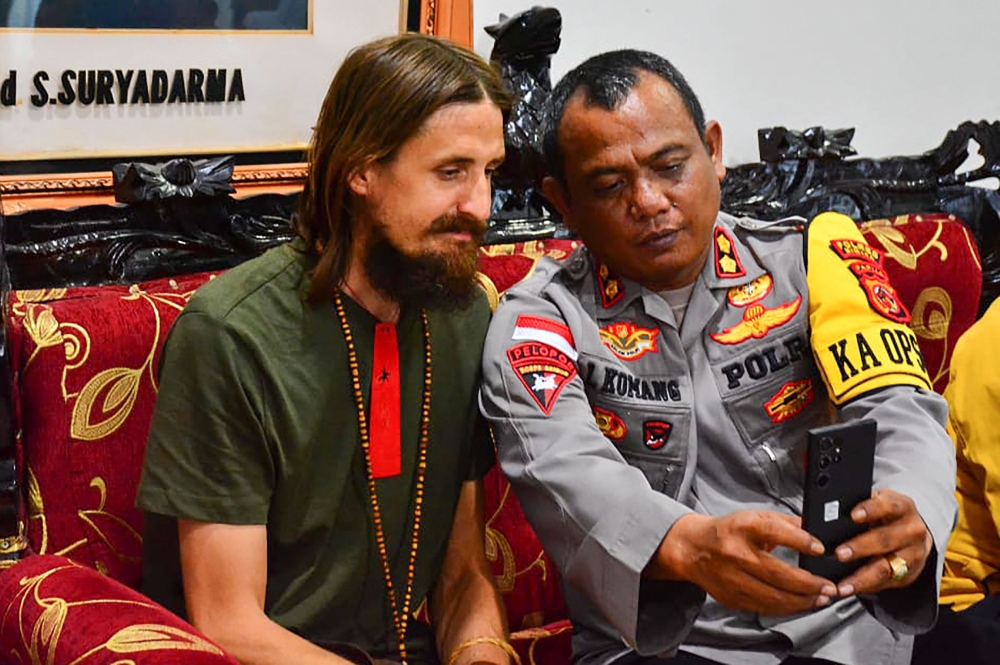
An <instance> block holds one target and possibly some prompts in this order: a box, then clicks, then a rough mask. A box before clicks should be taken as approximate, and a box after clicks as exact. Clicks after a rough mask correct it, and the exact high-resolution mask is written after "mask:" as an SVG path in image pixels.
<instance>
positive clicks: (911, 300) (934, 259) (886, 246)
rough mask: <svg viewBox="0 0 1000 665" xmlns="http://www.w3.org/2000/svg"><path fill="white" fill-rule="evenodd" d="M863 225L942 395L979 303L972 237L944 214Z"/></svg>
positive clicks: (976, 256)
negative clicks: (880, 254)
mask: <svg viewBox="0 0 1000 665" xmlns="http://www.w3.org/2000/svg"><path fill="white" fill-rule="evenodd" d="M860 226H861V230H862V231H863V233H864V234H865V237H866V238H867V239H868V241H869V242H870V243H871V244H872V245H874V246H876V247H878V248H880V249H882V250H883V251H884V252H885V259H884V263H885V268H886V270H887V271H888V272H889V275H890V277H891V278H892V282H893V285H894V286H895V287H896V289H897V290H898V291H899V293H900V296H901V297H902V299H903V302H904V303H905V304H906V305H907V306H908V308H909V309H910V313H911V315H912V321H911V323H910V327H911V328H912V329H913V332H914V333H915V334H916V335H917V337H918V338H919V339H920V342H921V343H920V348H921V351H922V353H923V356H924V359H925V361H926V364H927V373H928V374H929V375H930V377H931V382H932V384H933V385H934V388H935V390H937V391H939V392H940V391H943V390H944V386H945V385H947V382H948V365H949V362H950V359H951V350H952V349H953V348H954V342H955V339H956V338H957V337H958V335H959V334H960V333H961V332H962V331H963V330H965V329H966V328H967V327H968V326H969V325H971V323H972V321H973V320H975V316H976V312H977V309H978V305H979V301H978V293H979V288H978V284H979V283H980V281H981V279H982V262H981V260H980V258H979V252H978V250H977V248H976V243H975V239H974V238H973V236H972V233H971V232H970V231H969V229H968V228H967V227H966V226H965V225H964V224H963V223H962V222H961V221H960V220H958V219H957V218H956V217H955V216H954V215H946V214H927V215H901V216H898V217H894V218H891V219H877V220H871V221H868V222H864V223H862V224H861V225H860ZM970 283H971V284H975V285H976V286H975V288H970ZM973 294H975V295H973Z"/></svg>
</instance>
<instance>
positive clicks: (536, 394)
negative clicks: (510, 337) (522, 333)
mask: <svg viewBox="0 0 1000 665" xmlns="http://www.w3.org/2000/svg"><path fill="white" fill-rule="evenodd" d="M507 359H508V360H509V361H510V365H511V367H512V368H513V369H514V372H515V373H516V374H517V377H518V378H519V379H521V383H523V384H524V387H525V388H527V389H528V394H530V395H531V397H532V399H534V400H535V403H536V404H538V406H539V408H540V409H541V410H542V412H543V413H545V415H550V414H551V413H552V407H553V405H555V403H556V399H557V398H558V397H559V393H561V392H562V389H563V388H565V387H566V384H567V383H569V382H570V380H571V379H572V378H573V377H574V376H576V365H574V364H573V361H572V360H570V358H569V356H568V355H566V353H565V352H563V351H560V350H559V349H557V348H555V347H553V346H549V345H548V344H543V343H541V342H522V343H520V344H517V345H516V346H512V347H511V348H509V349H507Z"/></svg>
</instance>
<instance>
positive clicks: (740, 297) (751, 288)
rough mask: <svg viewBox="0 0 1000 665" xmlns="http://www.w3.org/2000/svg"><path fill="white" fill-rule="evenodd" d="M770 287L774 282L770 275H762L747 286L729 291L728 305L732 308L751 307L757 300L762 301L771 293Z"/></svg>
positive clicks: (735, 287) (736, 287)
mask: <svg viewBox="0 0 1000 665" xmlns="http://www.w3.org/2000/svg"><path fill="white" fill-rule="evenodd" d="M772 286H774V280H772V279H771V276H770V275H768V274H767V273H764V274H763V275H761V276H760V277H758V278H757V279H755V280H753V281H752V282H750V283H749V284H744V285H743V286H734V287H733V288H731V289H729V303H730V304H731V305H733V306H734V307H746V306H747V305H752V304H754V303H755V302H757V301H758V300H763V299H764V298H765V297H766V296H767V294H768V293H770V292H771V287H772Z"/></svg>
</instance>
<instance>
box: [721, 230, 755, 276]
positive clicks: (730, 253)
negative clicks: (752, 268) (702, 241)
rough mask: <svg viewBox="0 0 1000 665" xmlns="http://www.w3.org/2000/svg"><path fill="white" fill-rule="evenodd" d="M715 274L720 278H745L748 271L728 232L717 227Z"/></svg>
mask: <svg viewBox="0 0 1000 665" xmlns="http://www.w3.org/2000/svg"><path fill="white" fill-rule="evenodd" d="M715 274H716V275H718V276H719V277H743V276H745V275H746V274H747V271H746V270H744V269H743V264H742V263H740V257H738V256H737V255H736V246H735V245H734V244H733V239H732V238H730V237H729V234H728V233H726V230H725V229H724V228H722V227H721V226H717V227H715Z"/></svg>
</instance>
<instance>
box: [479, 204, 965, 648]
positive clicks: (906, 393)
mask: <svg viewBox="0 0 1000 665" xmlns="http://www.w3.org/2000/svg"><path fill="white" fill-rule="evenodd" d="M845 219H846V218H845ZM835 221H836V220H835ZM801 222H802V220H784V221H782V222H780V223H771V224H767V223H763V222H757V221H754V220H748V219H736V218H733V217H731V216H728V215H726V214H720V215H719V217H718V219H717V221H716V225H715V229H714V237H713V254H712V256H710V257H709V260H708V261H707V263H706V266H705V268H704V270H703V271H702V273H701V275H700V276H699V278H698V280H697V282H696V283H695V285H694V288H693V290H692V294H691V297H690V301H689V304H688V308H687V313H686V316H685V317H684V318H683V323H682V325H681V326H680V329H678V326H677V325H676V324H675V320H674V316H673V314H672V312H671V310H670V308H669V306H668V305H667V303H666V302H665V300H664V299H663V298H661V296H660V295H659V294H657V293H655V292H652V291H650V290H647V289H645V288H643V287H641V286H640V285H638V284H636V283H634V282H630V281H628V280H625V279H619V278H617V277H616V276H615V275H613V274H612V273H610V271H608V269H607V268H606V267H604V266H603V265H600V264H598V263H597V262H596V261H595V260H594V259H593V258H592V257H591V255H590V254H589V252H588V251H587V250H586V248H581V249H580V250H578V251H576V252H575V253H574V254H573V255H572V256H570V257H569V258H567V259H566V260H565V261H564V262H562V263H556V262H554V261H551V260H548V259H546V260H544V261H543V262H540V263H539V264H538V266H537V268H536V270H535V272H534V274H533V275H532V276H531V277H529V278H528V279H526V280H525V281H524V282H522V283H521V284H519V285H517V286H515V287H514V288H512V289H511V290H510V291H509V292H507V293H506V294H505V296H504V298H503V300H502V302H501V304H500V306H499V308H498V310H497V312H496V314H495V316H494V318H493V321H492V324H491V327H490V331H489V334H488V336H487V341H486V347H485V351H484V358H483V367H484V370H483V388H482V392H481V399H480V406H481V409H482V412H483V413H484V414H485V416H486V417H487V418H489V420H490V421H491V423H492V426H493V428H494V433H495V435H496V440H497V444H498V451H499V457H500V463H501V465H502V468H503V471H504V472H505V473H506V474H507V476H508V477H509V478H510V480H511V482H512V484H513V486H514V488H515V490H516V493H517V496H518V498H519V500H520V502H521V505H522V507H523V509H524V511H525V513H526V515H527V516H528V518H529V520H530V522H531V524H532V525H533V527H534V528H535V530H536V531H537V533H538V535H539V537H540V539H541V541H542V543H543V545H544V546H545V549H546V550H547V552H548V553H549V554H550V555H551V557H552V559H553V561H554V562H555V564H556V566H557V567H558V569H559V572H560V573H561V575H562V578H563V587H564V592H565V597H566V601H567V604H568V606H569V608H570V614H571V618H572V619H573V622H574V625H575V628H576V630H575V631H574V636H573V649H574V660H575V662H578V663H588V664H590V663H602V664H604V663H613V662H626V661H628V659H629V658H633V657H634V655H633V651H634V653H636V654H641V655H643V656H655V655H660V656H667V655H670V654H671V653H673V652H674V651H675V650H676V649H677V648H678V647H680V648H682V649H683V650H685V651H691V652H694V653H696V654H698V655H702V656H704V657H706V658H710V659H713V660H717V661H720V662H724V663H748V664H752V665H756V664H758V663H759V664H761V665H771V664H774V663H778V662H780V661H781V660H782V659H784V658H785V657H787V656H789V655H792V654H795V655H804V656H813V657H818V658H826V659H829V660H833V661H836V662H842V663H848V664H857V665H872V664H873V663H892V664H895V663H900V664H902V663H908V662H909V657H910V651H911V648H912V639H913V638H912V634H913V633H916V632H921V631H923V630H926V629H929V628H930V627H931V626H932V625H933V622H934V620H935V617H936V611H937V604H936V600H937V591H938V585H939V583H940V576H941V566H940V565H939V562H941V561H942V558H941V553H942V552H943V551H944V547H945V545H946V543H947V538H948V534H949V532H950V530H951V528H952V525H953V522H954V516H955V501H954V496H953V492H954V479H955V462H954V451H953V448H952V444H951V442H950V439H949V438H948V436H947V434H946V432H945V429H944V423H945V421H946V406H945V403H944V401H943V400H942V399H941V398H940V397H939V396H938V395H937V394H935V393H933V392H932V391H930V390H929V389H926V385H927V384H926V379H923V378H915V377H918V376H920V375H922V371H923V366H922V362H923V361H922V359H921V358H920V355H919V351H918V350H917V349H916V339H915V338H914V337H913V336H912V333H910V332H909V329H908V328H906V327H905V326H904V325H902V324H901V323H894V322H892V321H889V320H888V319H885V318H884V317H883V316H882V315H881V314H879V313H878V312H875V311H873V310H869V311H867V314H868V315H873V316H874V317H875V323H874V324H871V323H870V322H869V323H868V324H866V325H868V328H865V327H864V326H861V327H860V328H859V330H863V331H864V332H858V333H857V334H856V335H854V333H853V332H852V331H851V330H848V331H847V332H846V333H844V334H843V335H842V339H840V340H839V342H838V341H837V340H835V341H834V343H831V344H828V345H827V344H825V343H824V353H826V355H827V356H829V357H825V358H821V357H820V354H819V353H818V352H817V355H816V357H815V359H814V355H813V353H814V352H813V346H814V345H815V343H816V337H815V335H814V332H815V331H813V330H812V329H811V324H810V312H811V310H812V309H813V308H812V307H811V306H810V290H813V291H814V297H815V291H816V289H817V288H819V287H817V286H816V285H815V284H814V283H813V282H812V281H810V282H809V283H807V277H806V270H805V252H804V237H805V234H804V233H803V232H802V224H801ZM841 222H843V220H841ZM815 223H816V222H814V224H815ZM847 223H848V224H849V226H850V228H851V229H853V231H854V232H857V229H856V228H855V227H854V225H853V223H851V222H850V221H849V220H847ZM843 228H845V227H844V226H843V225H841V226H840V227H839V228H838V229H837V230H835V231H833V234H834V236H836V235H837V234H838V233H839V232H840V230H842V229H843ZM811 233H812V231H811V229H810V234H811ZM860 238H861V236H860V234H858V235H857V239H860ZM811 242H812V241H810V243H811ZM834 242H848V243H852V242H854V241H853V240H851V241H839V240H838V241H834ZM852 247H853V245H850V244H849V245H848V254H847V256H848V258H851V256H852V255H851V254H850V251H855V250H856V249H857V248H856V247H855V248H854V249H853V250H852V249H851V248H852ZM866 248H867V246H866ZM817 251H818V250H817ZM855 259H857V257H856V256H855V257H854V259H852V261H851V262H852V263H859V261H857V260H855ZM834 260H835V261H840V260H841V259H840V258H837V257H834ZM879 260H880V257H879ZM862 263H864V265H863V266H862V268H864V269H865V270H867V269H871V268H872V265H873V264H871V263H869V262H862ZM856 272H858V274H862V275H866V274H868V272H864V270H862V271H856ZM860 281H861V277H858V278H857V281H856V282H855V286H857V285H859V284H860ZM843 284H844V282H839V283H834V284H831V285H830V286H829V288H834V289H839V290H843V289H844V286H843ZM847 285H848V287H850V286H851V285H850V283H848V284H847ZM883 286H886V285H884V284H883ZM855 290H857V291H859V292H860V291H861V290H860V289H855ZM874 292H875V293H877V294H879V295H880V296H885V295H886V290H885V288H881V289H879V288H876V289H875V291H874ZM893 293H894V292H891V291H890V292H889V294H888V297H889V306H888V309H886V307H887V306H886V305H885V303H884V302H881V304H880V305H879V306H880V307H881V308H882V310H884V311H886V312H889V314H890V315H891V314H893V312H892V309H891V305H893V304H894V301H892V298H891V296H892V295H893ZM872 302H873V303H874V302H875V301H874V300H873V301H872ZM826 311H827V313H829V308H828V309H827V310H826ZM903 311H904V313H905V310H903ZM814 315H816V316H818V315H817V314H816V313H815V312H814ZM835 318H836V317H835ZM869 318H871V317H869ZM898 318H900V320H902V318H901V317H898ZM865 320H866V321H867V319H865ZM815 323H816V319H814V321H813V324H815ZM841 323H843V322H841ZM824 325H826V324H824ZM850 325H853V324H850V323H849V324H848V327H850ZM872 325H874V326H881V328H873V327H872ZM886 326H888V327H886ZM834 327H836V326H834ZM841 327H843V326H841ZM879 331H881V335H882V339H883V341H885V345H884V348H882V347H879V346H876V342H877V341H878V332H879ZM886 331H888V334H887V332H886ZM841 332H843V331H841ZM837 334H840V333H839V332H838V333H837ZM865 336H867V337H865ZM904 338H905V339H904ZM865 339H867V341H868V342H871V344H867V345H866V344H864V342H865ZM845 340H846V342H850V343H851V345H852V346H851V347H848V346H847V345H846V342H845ZM855 341H856V343H857V346H858V347H859V348H861V354H860V356H859V355H858V352H857V351H856V350H855V352H854V355H853V356H852V355H851V351H850V350H849V349H850V348H853V345H854V344H855ZM838 344H839V345H838ZM865 346H867V349H865V348H863V347H865ZM827 348H828V349H829V350H828V351H827V350H826V349H827ZM865 351H867V356H866V354H865ZM897 361H898V362H897ZM894 366H896V367H895V369H893V367H894ZM824 367H825V368H827V369H826V370H824ZM869 370H871V371H873V372H875V373H876V374H878V376H877V377H876V378H877V379H878V380H876V381H875V384H879V386H878V387H879V389H878V390H865V388H866V386H871V385H875V384H873V383H872V382H871V381H869V382H868V383H865V384H864V385H862V384H860V383H857V381H862V379H865V377H864V376H863V375H864V374H865V372H867V371H869ZM824 371H825V373H824ZM837 372H839V377H831V376H828V375H829V374H830V373H837ZM886 372H888V374H887V373H886ZM893 372H898V376H897V375H896V374H894V373H893ZM856 375H862V376H856ZM872 376H873V377H874V376H875V374H873V375H872ZM855 378H856V379H857V381H856V382H855V383H854V384H853V385H854V386H855V388H856V390H854V393H851V392H847V391H846V389H845V388H844V385H843V381H841V379H844V380H848V381H851V380H855ZM868 378H871V377H868ZM834 379H836V380H837V381H839V383H837V384H836V386H835V388H830V389H829V390H828V385H834V384H832V383H831V381H834ZM897 380H898V382H897ZM879 381H880V382H881V383H879ZM899 383H902V384H908V385H899ZM915 386H916V387H915ZM921 386H924V388H921ZM859 391H860V392H859ZM834 393H836V394H834ZM837 397H839V398H841V401H842V402H843V403H842V404H841V405H840V407H839V416H838V415H837V414H836V411H837V409H834V408H833V406H832V403H831V399H832V398H837ZM845 398H849V399H845ZM834 401H836V399H834ZM838 417H839V418H842V419H845V420H851V419H856V418H862V417H871V418H875V419H876V420H877V421H878V425H879V440H878V447H877V452H876V463H875V486H876V487H885V488H891V489H894V490H897V491H899V492H902V493H904V494H906V495H908V496H910V497H911V498H912V499H913V500H914V501H915V503H916V505H917V509H918V511H919V513H920V515H921V517H922V518H923V519H924V521H925V523H926V524H927V526H928V528H929V530H930V532H931V535H932V536H933V539H934V550H933V551H932V553H931V556H930V558H929V559H928V564H927V567H926V569H925V571H924V573H923V574H922V575H921V577H920V579H918V580H917V581H915V582H914V583H913V584H912V585H910V586H909V587H907V588H905V589H901V590H893V591H885V592H882V593H880V594H878V595H877V596H876V597H869V598H862V599H858V598H848V599H844V600H840V601H838V602H835V603H833V604H832V605H831V606H829V607H827V608H824V609H821V610H817V611H813V612H808V613H804V614H800V615H795V616H792V617H769V616H761V615H758V614H754V613H750V612H740V611H733V610H729V609H727V608H725V607H723V606H721V605H720V604H719V603H717V602H715V601H714V600H713V599H712V598H711V597H707V598H706V596H705V594H704V592H703V591H702V590H701V589H699V588H698V587H696V586H694V585H692V584H689V583H684V582H658V581H652V580H645V579H642V577H641V573H642V570H643V568H644V567H645V566H646V564H647V563H648V561H649V560H650V558H651V557H652V556H653V554H654V553H655V552H656V550H657V547H658V546H659V544H660V542H661V541H662V539H663V537H664V536H665V535H666V533H667V531H668V530H669V529H670V527H671V525H672V524H673V523H674V521H675V520H676V519H678V518H679V517H681V516H683V515H685V514H687V513H689V512H691V511H695V512H698V513H702V514H707V515H725V514H728V513H731V512H734V511H737V510H741V509H761V510H770V511H777V512H780V513H785V514H791V515H801V512H802V492H803V480H804V471H803V457H804V452H805V449H804V447H805V442H806V430H807V429H808V428H810V427H813V426H816V425H821V424H827V423H829V422H831V421H832V420H833V419H835V418H838ZM775 554H776V555H777V556H779V557H781V558H782V559H784V560H786V561H789V562H790V563H792V564H793V565H794V564H796V563H797V556H798V555H797V554H796V553H794V552H791V551H789V550H787V549H785V548H778V549H777V550H776V551H775Z"/></svg>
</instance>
